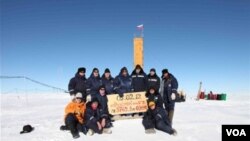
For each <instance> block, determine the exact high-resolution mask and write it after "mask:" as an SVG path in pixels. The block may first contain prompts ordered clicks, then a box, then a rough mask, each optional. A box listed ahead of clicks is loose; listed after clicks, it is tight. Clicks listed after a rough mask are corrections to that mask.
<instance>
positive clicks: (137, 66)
mask: <svg viewBox="0 0 250 141" xmlns="http://www.w3.org/2000/svg"><path fill="white" fill-rule="evenodd" d="M136 69H140V72H139V74H145V72H144V70H143V68H142V67H141V66H140V65H136V66H135V69H134V70H133V72H132V74H131V75H134V74H136Z"/></svg>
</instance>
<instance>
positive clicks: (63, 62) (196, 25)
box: [1, 0, 250, 95]
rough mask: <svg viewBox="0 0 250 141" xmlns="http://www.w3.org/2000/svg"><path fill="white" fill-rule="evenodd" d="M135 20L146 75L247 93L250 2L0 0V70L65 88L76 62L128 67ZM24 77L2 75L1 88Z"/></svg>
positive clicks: (192, 90)
mask: <svg viewBox="0 0 250 141" xmlns="http://www.w3.org/2000/svg"><path fill="white" fill-rule="evenodd" d="M139 24H144V55H145V56H144V58H145V60H144V63H145V68H144V69H145V71H146V72H148V71H149V69H150V68H151V67H155V68H156V69H157V72H158V74H159V75H160V74H161V70H162V69H163V68H168V69H169V71H170V72H171V73H173V74H174V75H175V76H176V78H177V79H178V81H179V85H180V89H184V90H185V91H186V92H187V93H188V94H190V95H191V94H196V93H197V90H198V84H199V81H203V84H204V89H206V91H210V90H212V91H214V92H218V93H221V92H225V93H229V94H243V93H244V94H249V93H250V1H249V0H188V1H187V0H175V1H173V0H123V1H118V0H105V1H103V0H22V1H20V0H2V1H1V66H2V69H1V75H24V76H28V77H31V78H33V79H36V80H39V81H41V82H45V83H48V84H51V85H53V86H57V87H61V88H64V89H67V85H68V81H69V79H70V78H71V77H73V76H74V74H75V72H76V70H77V68H78V67H81V66H83V67H86V68H87V76H89V75H90V72H91V71H92V68H93V67H98V68H99V69H100V71H101V72H103V71H104V69H105V68H106V67H109V68H110V69H111V71H112V74H113V76H116V75H117V74H118V73H119V70H120V68H121V67H123V66H127V67H128V69H129V71H130V72H131V71H132V69H133V66H132V64H133V58H132V57H133V52H132V51H133V42H132V41H133V35H134V33H135V32H136V26H137V25H139ZM22 82H23V81H22V80H21V81H19V80H11V81H10V80H2V89H3V91H7V90H11V89H13V88H24V86H23V83H22ZM26 87H27V86H26ZM31 87H32V88H33V87H34V88H35V87H40V86H37V85H30V86H28V88H30V89H32V88H31ZM38 89H39V88H38Z"/></svg>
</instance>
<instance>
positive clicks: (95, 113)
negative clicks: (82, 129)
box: [85, 98, 112, 136]
mask: <svg viewBox="0 0 250 141" xmlns="http://www.w3.org/2000/svg"><path fill="white" fill-rule="evenodd" d="M107 118H108V114H107V113H106V112H105V111H103V110H102V108H101V105H100V103H99V101H98V99H97V98H93V99H92V100H91V102H89V103H87V111H86V115H85V119H86V125H87V127H88V128H89V130H88V133H87V134H88V135H90V136H92V135H93V134H94V133H98V134H101V133H106V134H111V133H112V131H111V129H110V127H108V125H110V123H108V120H107Z"/></svg>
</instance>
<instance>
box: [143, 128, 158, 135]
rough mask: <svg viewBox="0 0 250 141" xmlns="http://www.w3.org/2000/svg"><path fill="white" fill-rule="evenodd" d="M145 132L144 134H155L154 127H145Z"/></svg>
mask: <svg viewBox="0 0 250 141" xmlns="http://www.w3.org/2000/svg"><path fill="white" fill-rule="evenodd" d="M145 133H146V134H155V133H156V132H155V129H154V128H150V129H146V130H145Z"/></svg>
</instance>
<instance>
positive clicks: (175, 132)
mask: <svg viewBox="0 0 250 141" xmlns="http://www.w3.org/2000/svg"><path fill="white" fill-rule="evenodd" d="M172 130H173V133H172V134H171V135H173V136H177V131H176V130H175V129H174V128H173V129H172Z"/></svg>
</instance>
